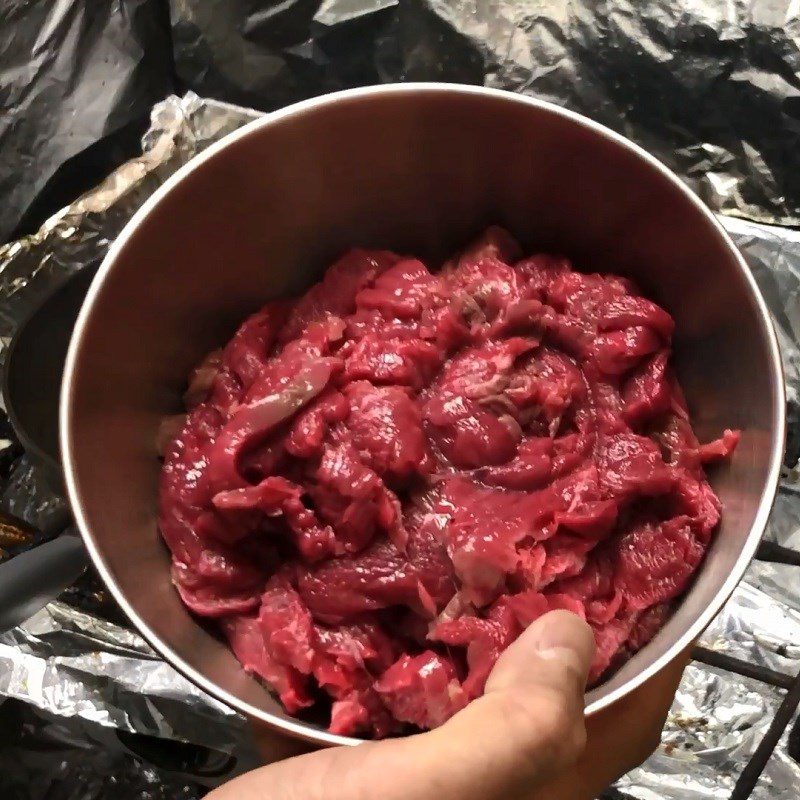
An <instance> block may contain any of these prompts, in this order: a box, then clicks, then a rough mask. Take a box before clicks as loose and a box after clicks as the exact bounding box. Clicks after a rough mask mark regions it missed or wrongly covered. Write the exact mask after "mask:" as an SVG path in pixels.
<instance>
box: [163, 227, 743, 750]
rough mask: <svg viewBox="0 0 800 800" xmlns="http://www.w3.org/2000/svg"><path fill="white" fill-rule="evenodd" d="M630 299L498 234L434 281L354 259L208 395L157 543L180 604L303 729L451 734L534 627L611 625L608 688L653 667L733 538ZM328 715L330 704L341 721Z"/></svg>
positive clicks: (170, 491) (173, 457) (256, 334)
mask: <svg viewBox="0 0 800 800" xmlns="http://www.w3.org/2000/svg"><path fill="white" fill-rule="evenodd" d="M672 331H673V321H672V318H671V317H670V315H669V314H667V313H666V312H665V311H664V310H663V309H661V308H659V307H658V306H657V305H655V304H654V303H652V302H651V301H649V300H647V299H646V298H644V297H642V296H641V295H640V294H639V292H638V290H637V288H636V286H635V285H634V284H633V283H631V281H629V280H627V279H625V278H620V277H617V276H614V275H598V274H583V273H580V272H577V271H575V270H574V269H573V268H572V266H571V265H570V263H569V262H568V261H567V260H565V259H563V258H557V257H553V256H549V255H534V256H531V257H528V258H524V257H523V256H522V253H521V252H520V249H519V246H518V245H517V243H516V242H515V241H514V240H513V239H512V238H511V236H510V235H509V234H508V233H506V232H505V231H503V230H501V229H499V228H491V229H489V230H488V231H487V232H486V233H485V234H484V235H483V236H482V237H481V238H480V239H479V241H477V242H476V243H475V244H473V245H472V246H470V247H469V248H468V249H467V250H465V251H464V252H463V253H461V254H460V255H458V256H455V257H454V258H453V259H452V260H450V261H448V262H447V263H446V264H445V265H444V266H443V267H442V268H441V269H440V270H438V271H437V272H431V271H430V270H429V269H428V268H427V267H426V265H425V264H423V263H422V262H421V261H418V260H416V259H414V258H411V257H406V256H399V255H396V254H394V253H390V252H384V251H367V250H352V251H350V252H349V253H347V254H346V255H345V256H343V257H342V258H341V259H340V260H339V261H337V262H336V263H335V264H333V265H332V266H331V267H330V269H328V271H327V273H326V274H325V277H324V279H323V280H322V281H321V282H320V283H318V284H317V285H315V286H313V287H312V288H311V289H310V290H309V291H308V292H307V293H306V294H305V295H304V296H303V297H302V298H300V299H299V300H296V301H290V302H275V303H270V304H268V305H267V306H266V307H264V308H263V309H262V310H261V311H259V312H258V313H256V314H255V315H253V316H252V317H250V318H249V319H247V320H246V321H245V322H244V323H243V324H242V326H241V327H240V328H239V330H238V331H237V332H236V334H235V335H234V337H233V338H232V339H231V341H230V342H229V343H228V344H227V345H226V346H225V348H224V349H222V350H220V351H217V352H214V353H212V354H211V355H209V356H208V358H207V359H206V360H205V361H204V362H203V363H202V364H200V365H199V366H198V367H197V369H196V370H195V371H194V373H193V374H192V376H191V377H190V383H189V388H188V391H187V393H186V397H185V401H186V407H187V409H188V414H187V415H186V416H185V417H183V416H182V417H180V418H178V419H172V420H170V421H169V422H168V424H167V426H166V427H165V429H164V436H163V440H164V441H163V454H164V457H165V460H164V466H163V472H162V476H161V487H160V529H161V533H162V535H163V537H164V539H165V541H166V543H167V545H168V546H169V548H170V550H171V552H172V559H173V580H174V583H175V586H176V587H177V590H178V591H179V592H180V595H181V597H182V599H183V601H184V603H185V604H186V605H187V606H188V607H189V608H190V609H191V610H192V611H193V612H194V613H195V614H196V615H198V616H200V617H207V618H212V619H213V620H214V621H215V622H216V623H217V624H218V626H219V628H220V629H221V631H222V632H223V633H224V635H225V636H226V637H227V639H228V641H229V642H230V646H231V648H232V649H233V651H234V652H235V654H236V656H237V657H238V659H239V660H240V661H241V663H242V665H243V666H244V668H245V669H246V670H248V671H249V672H251V673H253V674H255V675H257V676H258V677H259V678H261V679H263V680H264V681H265V682H266V683H267V684H268V685H269V687H271V689H272V690H273V691H274V692H275V693H276V694H277V695H278V696H279V697H280V700H281V702H282V703H283V705H284V706H285V708H286V709H287V711H288V712H289V713H293V714H294V713H297V712H299V711H300V710H301V709H304V708H307V707H309V706H312V705H314V704H319V703H324V702H329V705H330V730H331V731H334V732H336V733H339V734H353V735H363V736H376V737H381V736H387V735H390V734H395V733H401V732H403V731H407V730H413V729H414V728H431V727H434V726H436V725H440V724H441V723H442V722H444V721H445V720H446V719H447V718H448V717H450V716H451V715H452V714H454V713H455V712H457V711H458V710H459V709H460V708H462V707H463V706H464V705H465V704H466V703H467V702H469V701H470V700H471V699H473V698H475V697H477V696H479V695H480V694H481V693H482V691H483V688H484V684H485V681H486V678H487V676H488V674H489V672H490V670H491V669H492V666H493V664H494V663H495V661H496V659H497V657H498V655H499V654H500V653H501V652H502V650H503V649H504V648H505V647H507V646H508V645H509V644H510V643H511V642H512V641H513V640H514V639H515V638H516V637H517V636H519V634H520V633H521V632H522V631H523V630H524V628H525V627H526V626H527V625H529V624H530V623H531V622H532V621H533V620H535V619H536V618H537V617H539V616H541V615H542V614H544V613H546V612H547V611H549V610H551V609H556V608H559V609H568V610H570V611H573V612H574V613H576V614H579V615H580V616H582V617H584V618H585V619H586V620H587V621H588V622H589V624H590V625H591V626H592V628H593V629H594V632H595V637H596V641H597V653H596V656H595V660H594V664H593V666H592V674H591V681H593V682H596V681H598V680H599V679H600V678H601V677H602V676H604V675H605V674H607V673H608V672H609V671H610V670H613V669H614V668H615V667H617V666H618V665H619V664H621V663H622V662H623V661H624V660H625V659H626V658H628V657H629V656H630V655H631V654H632V653H633V652H635V651H636V650H637V649H638V648H640V647H642V646H643V645H644V644H645V643H646V642H647V641H648V640H649V639H650V638H651V637H652V636H653V635H654V634H655V633H656V631H657V630H658V629H659V627H660V626H661V625H662V624H663V622H664V620H665V618H666V617H667V615H668V614H669V610H670V603H671V601H673V600H674V599H675V598H676V597H677V596H678V595H680V594H681V592H682V591H683V590H684V589H685V588H686V586H687V584H688V582H689V581H690V579H691V577H692V574H693V573H694V572H695V570H696V569H697V567H698V565H699V564H700V561H701V560H702V558H703V554H704V551H705V550H706V548H707V547H708V544H709V540H710V538H711V537H712V535H713V532H714V529H715V527H716V525H717V523H718V521H719V517H720V503H719V500H718V499H717V497H716V495H715V494H714V492H713V491H712V489H711V487H710V486H709V484H708V482H707V481H706V478H705V475H704V472H703V464H704V463H705V462H707V461H711V460H714V459H720V458H725V457H727V456H728V455H729V454H730V453H731V452H732V450H733V449H734V447H735V445H736V442H737V440H738V433H736V432H733V431H725V432H724V434H723V435H722V438H721V439H719V440H717V441H715V442H712V443H711V444H705V445H701V444H699V442H698V441H697V439H696V437H695V435H694V433H693V432H692V428H691V424H690V421H689V417H688V414H687V410H686V405H685V403H684V399H683V396H682V393H681V390H680V387H679V386H678V384H677V382H676V380H675V378H674V376H673V374H672V372H671V370H670V365H669V359H670V341H671V336H672ZM327 698H329V700H327Z"/></svg>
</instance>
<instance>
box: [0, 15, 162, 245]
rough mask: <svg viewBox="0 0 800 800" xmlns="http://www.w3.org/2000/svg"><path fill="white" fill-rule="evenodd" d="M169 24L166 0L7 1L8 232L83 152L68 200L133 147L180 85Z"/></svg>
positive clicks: (3, 168)
mask: <svg viewBox="0 0 800 800" xmlns="http://www.w3.org/2000/svg"><path fill="white" fill-rule="evenodd" d="M168 25H169V23H168V14H167V8H166V3H165V0H2V2H0V197H2V199H3V202H2V205H0V241H4V240H5V239H6V238H7V237H8V236H9V234H11V232H12V231H13V230H14V229H15V228H16V227H17V226H18V225H19V223H20V221H21V220H22V218H23V216H24V214H25V212H26V211H28V209H29V208H30V206H31V204H32V203H33V202H34V200H35V199H36V198H37V197H38V196H39V195H40V194H41V192H42V190H43V189H44V188H45V187H46V186H47V185H48V183H49V182H50V181H51V180H52V179H53V178H54V176H56V173H58V172H59V171H60V170H61V171H62V173H63V171H64V170H69V167H67V166H65V165H66V164H67V162H69V161H70V159H72V158H73V157H75V156H76V155H78V154H80V153H83V154H84V156H83V158H82V160H81V162H80V163H79V164H78V165H76V166H74V167H73V168H72V173H73V174H72V175H71V176H70V178H71V180H70V183H71V184H75V185H77V186H78V187H79V188H77V189H74V188H73V190H72V194H71V195H70V196H69V197H64V198H63V199H62V203H61V204H62V205H63V204H66V203H67V202H71V201H72V199H74V197H75V194H77V193H78V192H79V191H83V190H84V189H87V188H89V185H90V184H84V185H81V183H82V180H81V179H82V175H81V174H80V173H92V172H94V170H96V169H97V168H98V166H99V168H100V169H101V170H103V169H104V171H105V172H108V171H110V170H111V169H112V168H113V167H115V166H116V165H117V163H119V161H121V160H124V159H125V158H128V157H130V156H131V155H133V153H134V152H135V151H133V150H131V152H130V153H126V152H125V151H126V149H128V148H129V147H130V146H131V145H133V146H135V141H136V140H137V139H138V137H139V136H140V135H141V131H140V130H138V127H137V126H138V125H139V124H140V123H141V124H142V125H143V124H146V121H147V117H148V115H149V113H150V108H151V107H152V105H153V103H155V102H156V101H157V100H160V99H162V98H163V97H164V95H165V94H167V93H168V92H169V91H170V89H171V87H172V67H171V64H172V54H171V46H170V37H169V28H168ZM131 129H132V130H131ZM105 137H110V140H109V144H108V146H107V147H105V148H104V149H102V150H101V149H99V148H98V147H97V142H98V141H100V140H102V139H104V138H105ZM87 148H89V149H88V151H87ZM98 162H100V163H98ZM104 164H107V166H105V167H104ZM101 177H102V173H101V174H99V175H98V174H95V175H94V176H93V177H91V178H90V180H91V181H92V182H96V181H97V180H99V179H100V178H101Z"/></svg>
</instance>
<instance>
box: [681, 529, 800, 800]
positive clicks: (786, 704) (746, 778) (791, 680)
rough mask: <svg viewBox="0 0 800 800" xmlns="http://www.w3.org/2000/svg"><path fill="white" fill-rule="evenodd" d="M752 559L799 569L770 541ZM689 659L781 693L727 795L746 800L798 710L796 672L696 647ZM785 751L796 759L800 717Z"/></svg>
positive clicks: (798, 560)
mask: <svg viewBox="0 0 800 800" xmlns="http://www.w3.org/2000/svg"><path fill="white" fill-rule="evenodd" d="M756 559H757V560H759V561H768V562H771V563H773V564H789V565H794V566H798V567H800V553H797V552H795V551H794V550H790V549H789V548H787V547H782V546H781V545H778V544H775V543H774V542H762V543H761V545H760V546H759V548H758V552H757V553H756ZM692 657H693V658H694V660H695V661H698V662H700V663H701V664H706V665H707V666H710V667H716V668H718V669H723V670H727V671H728V672H734V673H736V674H737V675H742V676H744V677H746V678H752V679H754V680H757V681H761V682H762V683H767V684H769V685H770V686H774V687H776V688H778V689H783V690H785V694H784V697H783V700H782V702H781V704H780V706H779V707H778V710H777V712H776V713H775V718H774V719H773V720H772V723H771V724H770V726H769V728H768V729H767V732H766V733H765V734H764V737H763V738H762V740H761V742H760V743H759V745H758V747H757V748H756V750H755V752H754V753H753V756H752V758H751V759H750V761H749V762H748V763H747V765H746V766H745V768H744V769H743V770H742V773H741V775H740V776H739V779H738V780H737V781H736V785H735V786H734V789H733V792H732V793H731V795H730V800H746V798H748V797H750V796H751V794H752V793H753V790H754V789H755V787H756V784H757V783H758V780H759V778H760V777H761V773H762V772H763V771H764V768H765V767H766V766H767V762H768V761H769V759H770V757H771V756H772V753H773V752H774V750H775V747H776V745H777V744H778V742H779V741H780V738H781V736H783V734H784V733H785V732H786V729H787V728H788V726H789V723H790V722H791V721H792V718H793V717H794V715H795V712H796V711H797V709H798V707H800V673H798V674H797V675H788V674H786V673H783V672H778V671H776V670H773V669H769V668H768V667H762V666H758V665H756V664H749V663H748V662H747V661H742V660H741V659H739V658H733V657H731V656H728V655H725V654H723V653H717V652H714V651H713V650H708V649H707V648H705V647H700V646H698V647H695V648H694V650H693V651H692ZM789 751H790V754H791V755H792V757H793V758H795V759H796V760H800V718H798V722H796V723H795V725H794V727H793V729H792V730H791V732H790V734H789Z"/></svg>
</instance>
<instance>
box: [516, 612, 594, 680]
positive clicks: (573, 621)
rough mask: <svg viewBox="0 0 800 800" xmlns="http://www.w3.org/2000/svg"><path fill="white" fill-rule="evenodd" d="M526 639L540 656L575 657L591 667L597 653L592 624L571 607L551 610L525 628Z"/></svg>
mask: <svg viewBox="0 0 800 800" xmlns="http://www.w3.org/2000/svg"><path fill="white" fill-rule="evenodd" d="M525 637H526V639H528V640H529V641H530V644H531V646H532V647H533V648H534V649H535V650H536V653H537V655H538V656H539V657H540V658H556V659H560V660H565V659H566V658H569V660H573V659H575V658H576V657H577V660H578V662H579V663H580V665H581V668H583V667H584V666H585V668H586V670H587V671H588V669H589V665H590V664H591V661H592V657H593V655H594V647H595V644H594V634H593V633H592V629H591V628H590V627H589V625H587V624H586V622H584V621H583V620H582V619H581V618H580V617H579V616H578V615H577V614H573V613H571V612H569V611H551V612H550V613H549V614H545V615H543V616H541V617H539V619H537V620H536V621H535V622H534V623H533V624H532V625H531V626H530V627H529V628H528V630H527V631H526V633H525ZM567 654H569V655H567Z"/></svg>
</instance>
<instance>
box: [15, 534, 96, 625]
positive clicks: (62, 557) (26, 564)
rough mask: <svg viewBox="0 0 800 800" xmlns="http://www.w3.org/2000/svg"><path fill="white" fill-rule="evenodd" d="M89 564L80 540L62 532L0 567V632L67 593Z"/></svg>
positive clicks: (76, 536) (17, 623) (74, 535)
mask: <svg viewBox="0 0 800 800" xmlns="http://www.w3.org/2000/svg"><path fill="white" fill-rule="evenodd" d="M88 564H89V555H88V553H87V552H86V548H85V547H84V546H83V542H82V541H81V538H80V537H79V536H78V535H77V534H74V533H70V532H65V533H62V534H61V535H60V536H58V537H56V538H55V539H51V540H50V541H48V542H44V543H43V544H40V545H37V546H36V547H34V548H32V549H31V550H27V551H26V552H24V553H20V554H19V555H17V556H14V558H12V559H10V560H8V561H6V562H5V563H3V564H0V632H2V631H7V630H8V629H9V628H13V627H14V626H15V625H19V623H20V622H24V621H25V620H26V619H28V617H30V616H31V615H32V614H35V613H36V612H37V611H38V610H39V609H40V608H43V607H44V606H45V605H47V603H49V602H50V601H51V600H55V599H56V598H57V597H58V596H59V595H60V594H61V592H63V591H64V590H65V589H68V588H69V587H70V586H71V585H72V584H73V583H74V582H75V581H76V580H77V579H78V578H79V577H80V576H81V574H82V573H83V571H84V570H85V569H86V567H87V566H88Z"/></svg>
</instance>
